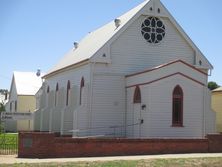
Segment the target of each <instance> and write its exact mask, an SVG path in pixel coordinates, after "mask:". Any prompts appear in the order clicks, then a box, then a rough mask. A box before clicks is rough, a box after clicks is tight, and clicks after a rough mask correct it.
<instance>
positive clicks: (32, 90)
mask: <svg viewBox="0 0 222 167" xmlns="http://www.w3.org/2000/svg"><path fill="white" fill-rule="evenodd" d="M41 86H42V78H41V77H38V76H37V75H36V73H34V72H14V73H13V77H12V81H11V87H10V96H9V101H8V106H9V107H8V109H7V110H6V112H34V111H35V109H36V98H35V94H36V92H37V91H38V90H39V89H40V87H41ZM5 126H6V127H5V128H6V131H30V130H33V120H18V121H13V120H12V121H6V125H5Z"/></svg>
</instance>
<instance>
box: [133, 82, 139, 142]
mask: <svg viewBox="0 0 222 167" xmlns="http://www.w3.org/2000/svg"><path fill="white" fill-rule="evenodd" d="M133 103H134V105H133V134H134V138H140V136H141V123H140V121H141V91H140V87H139V86H136V88H135V91H134V97H133Z"/></svg>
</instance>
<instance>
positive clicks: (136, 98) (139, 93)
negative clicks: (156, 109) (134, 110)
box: [133, 86, 142, 104]
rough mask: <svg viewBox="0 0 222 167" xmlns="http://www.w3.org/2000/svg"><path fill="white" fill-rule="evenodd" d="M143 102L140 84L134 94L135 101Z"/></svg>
mask: <svg viewBox="0 0 222 167" xmlns="http://www.w3.org/2000/svg"><path fill="white" fill-rule="evenodd" d="M141 102H142V97H141V90H140V87H139V86H136V88H135V90H134V95H133V103H134V104H137V103H141Z"/></svg>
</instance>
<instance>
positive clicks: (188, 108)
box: [127, 76, 204, 138]
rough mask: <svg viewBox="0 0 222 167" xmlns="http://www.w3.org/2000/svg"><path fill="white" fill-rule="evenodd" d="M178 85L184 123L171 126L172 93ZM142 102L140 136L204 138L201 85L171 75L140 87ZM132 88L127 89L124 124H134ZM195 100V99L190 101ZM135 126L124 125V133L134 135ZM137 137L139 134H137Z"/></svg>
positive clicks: (133, 88)
mask: <svg viewBox="0 0 222 167" xmlns="http://www.w3.org/2000/svg"><path fill="white" fill-rule="evenodd" d="M176 85H180V86H181V88H182V89H183V92H184V106H183V121H184V122H183V125H184V127H172V92H173V89H174V88H175V87H176ZM140 89H141V93H142V94H141V95H142V103H141V104H145V105H146V109H145V110H141V118H142V119H144V123H143V124H142V125H141V135H140V137H144V138H145V137H150V138H158V137H168V138H202V137H203V127H202V126H203V110H204V109H203V103H204V101H203V98H200V97H203V86H201V85H199V84H197V83H194V82H192V81H190V80H187V79H186V78H183V77H181V76H172V77H170V78H166V79H164V80H160V81H158V82H155V83H151V84H149V85H143V86H141V87H140ZM134 90H135V87H132V88H128V89H127V98H128V99H129V100H128V102H127V103H128V104H127V123H128V124H133V122H134V121H133V119H134V118H133V117H134V109H133V106H134V104H133V101H132V95H133V94H134ZM129 96H131V97H129ZM193 99H195V100H193ZM135 128H136V127H135V126H134V127H132V128H127V134H128V135H129V136H130V137H135V136H134V134H135V132H134V131H135ZM136 137H138V136H136Z"/></svg>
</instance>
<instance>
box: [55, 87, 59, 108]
mask: <svg viewBox="0 0 222 167" xmlns="http://www.w3.org/2000/svg"><path fill="white" fill-rule="evenodd" d="M58 91H59V83H57V84H56V91H55V107H56V106H57V94H58Z"/></svg>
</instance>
